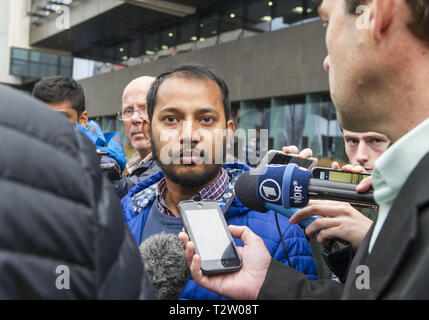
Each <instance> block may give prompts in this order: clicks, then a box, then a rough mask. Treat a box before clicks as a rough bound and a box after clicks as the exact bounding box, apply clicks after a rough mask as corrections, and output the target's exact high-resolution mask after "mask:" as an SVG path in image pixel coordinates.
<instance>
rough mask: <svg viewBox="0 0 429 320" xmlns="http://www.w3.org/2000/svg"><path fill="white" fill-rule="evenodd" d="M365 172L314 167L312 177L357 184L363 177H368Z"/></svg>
mask: <svg viewBox="0 0 429 320" xmlns="http://www.w3.org/2000/svg"><path fill="white" fill-rule="evenodd" d="M369 176H370V175H369V174H367V173H351V172H344V171H337V170H329V169H326V170H325V169H319V168H316V169H314V171H313V177H314V178H317V179H321V180H330V181H337V182H346V183H353V184H359V183H360V182H361V181H362V180H363V179H365V178H367V177H369Z"/></svg>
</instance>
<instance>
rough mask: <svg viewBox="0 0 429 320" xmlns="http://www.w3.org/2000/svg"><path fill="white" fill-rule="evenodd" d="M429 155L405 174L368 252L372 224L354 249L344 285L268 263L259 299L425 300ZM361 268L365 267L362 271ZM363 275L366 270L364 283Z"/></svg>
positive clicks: (427, 295) (428, 278)
mask: <svg viewBox="0 0 429 320" xmlns="http://www.w3.org/2000/svg"><path fill="white" fill-rule="evenodd" d="M428 179H429V153H428V154H426V156H425V157H424V158H423V159H422V161H420V163H419V165H418V166H417V167H416V168H415V169H414V171H413V172H412V173H411V175H410V176H409V177H408V179H407V181H406V183H405V184H404V186H403V187H402V189H401V191H400V193H399V194H398V197H397V198H396V200H395V201H394V203H393V205H392V209H391V210H390V212H389V215H388V217H387V219H386V221H385V222H384V225H383V227H382V229H381V231H380V233H379V235H378V238H377V241H376V242H375V244H374V247H373V249H372V252H371V254H369V253H368V247H369V242H370V239H371V235H372V232H373V229H374V225H373V226H372V228H371V229H370V231H369V232H368V234H367V236H366V237H365V239H364V240H363V242H362V244H361V246H360V247H359V249H358V251H357V253H356V255H355V257H354V259H353V261H352V264H351V267H350V269H349V272H348V276H347V279H346V282H345V284H344V286H343V285H342V284H340V283H338V282H333V281H330V280H313V281H311V280H308V279H307V278H306V277H305V276H304V275H302V274H300V273H298V272H297V271H295V270H293V269H290V268H287V267H285V266H284V265H280V264H278V263H277V262H275V261H272V263H271V265H270V268H269V270H268V274H267V277H266V279H265V282H264V284H263V286H262V288H261V291H260V293H259V298H260V299H429V271H428V270H429V250H428V248H429V228H428V226H429V192H428V190H429V187H428ZM364 269H366V270H367V271H364ZM364 274H369V281H367V284H368V287H365V286H364V284H365V280H364Z"/></svg>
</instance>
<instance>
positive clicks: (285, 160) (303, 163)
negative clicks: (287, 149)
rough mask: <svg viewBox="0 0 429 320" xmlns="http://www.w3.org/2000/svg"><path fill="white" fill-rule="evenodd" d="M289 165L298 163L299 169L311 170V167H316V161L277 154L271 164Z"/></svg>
mask: <svg viewBox="0 0 429 320" xmlns="http://www.w3.org/2000/svg"><path fill="white" fill-rule="evenodd" d="M289 163H296V164H297V165H298V166H299V167H302V168H306V169H308V168H311V166H314V165H313V164H314V160H312V159H311V158H310V159H301V158H299V157H294V156H290V155H287V154H283V153H276V154H275V155H274V156H273V158H272V159H271V161H270V163H269V164H280V165H284V164H289Z"/></svg>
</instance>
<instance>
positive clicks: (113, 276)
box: [0, 86, 153, 299]
mask: <svg viewBox="0 0 429 320" xmlns="http://www.w3.org/2000/svg"><path fill="white" fill-rule="evenodd" d="M0 164H1V165H0V299H137V298H139V297H153V295H151V294H152V292H151V289H150V287H148V286H146V283H145V282H146V281H147V279H145V277H144V276H143V274H144V273H143V264H142V262H141V260H140V256H139V251H138V248H137V245H136V243H135V241H134V239H133V237H132V236H131V234H130V232H129V230H128V228H127V227H126V225H125V223H124V221H123V217H122V210H121V206H120V203H119V199H118V197H117V195H116V194H115V192H114V190H113V187H112V185H111V183H110V182H109V181H108V180H107V178H106V177H104V175H103V174H102V172H101V170H100V168H99V166H98V158H97V155H96V153H95V149H94V147H93V145H92V144H91V142H90V141H89V140H88V139H87V138H86V137H85V136H84V135H82V134H81V133H80V132H78V130H76V129H75V128H74V127H73V126H72V125H71V124H70V123H69V122H68V120H67V119H66V118H65V117H64V116H63V115H61V114H60V113H57V112H54V111H52V110H50V109H49V108H47V107H46V106H44V105H42V104H41V103H39V102H37V101H35V100H33V99H32V98H30V97H27V96H25V95H23V94H21V93H19V92H18V91H15V90H13V89H9V88H6V87H4V86H0ZM68 283H69V286H68ZM67 288H69V289H67ZM142 289H145V290H146V289H147V291H145V290H143V291H142Z"/></svg>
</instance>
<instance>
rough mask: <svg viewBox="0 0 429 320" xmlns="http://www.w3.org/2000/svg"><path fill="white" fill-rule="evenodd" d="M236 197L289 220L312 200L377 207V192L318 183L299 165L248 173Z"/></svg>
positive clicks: (305, 222) (304, 223) (238, 185)
mask: <svg viewBox="0 0 429 320" xmlns="http://www.w3.org/2000/svg"><path fill="white" fill-rule="evenodd" d="M235 193H236V196H237V198H238V200H240V201H241V202H242V203H243V204H244V205H245V206H246V207H248V208H249V209H253V210H256V211H259V212H266V211H268V210H274V211H276V212H278V213H280V214H282V215H284V216H286V217H288V218H290V217H292V216H293V215H294V214H295V210H291V208H303V207H305V206H306V205H307V204H308V201H309V200H310V198H312V199H327V200H336V201H345V202H349V203H351V204H358V205H364V206H374V205H376V204H375V201H374V196H373V190H369V191H368V192H366V193H358V192H356V185H355V184H352V183H345V182H337V181H327V180H321V179H314V178H312V173H311V171H309V170H306V169H304V168H300V167H298V165H296V164H289V165H286V166H278V165H268V166H263V167H261V168H259V169H256V170H251V171H248V172H245V173H243V174H242V175H241V176H240V177H239V178H238V180H237V183H236V184H235ZM315 219H317V218H316V217H312V218H308V219H305V220H303V221H301V222H300V225H301V226H302V227H303V228H306V227H307V226H308V225H309V224H310V223H312V222H313V221H314V220H315Z"/></svg>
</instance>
